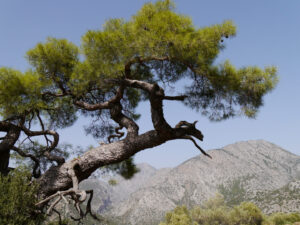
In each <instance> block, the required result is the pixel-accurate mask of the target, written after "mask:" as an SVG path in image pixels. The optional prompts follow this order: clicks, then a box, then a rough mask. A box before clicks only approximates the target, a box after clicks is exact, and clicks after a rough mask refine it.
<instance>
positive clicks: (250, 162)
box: [98, 140, 300, 225]
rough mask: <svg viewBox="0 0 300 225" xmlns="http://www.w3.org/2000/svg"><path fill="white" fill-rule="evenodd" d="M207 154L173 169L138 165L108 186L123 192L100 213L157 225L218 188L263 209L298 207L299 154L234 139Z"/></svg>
mask: <svg viewBox="0 0 300 225" xmlns="http://www.w3.org/2000/svg"><path fill="white" fill-rule="evenodd" d="M209 154H210V155H211V156H212V159H210V158H208V157H205V156H203V155H199V156H197V157H194V158H192V159H190V160H188V161H186V162H184V163H182V164H181V165H179V166H177V167H175V168H173V169H162V170H155V169H154V168H153V169H149V166H146V165H145V164H144V165H141V173H140V174H137V176H136V177H135V178H133V180H132V181H131V180H129V181H122V180H121V179H119V185H117V186H116V187H114V188H112V189H111V190H112V191H111V193H115V195H118V194H120V193H122V195H123V197H122V198H121V197H119V198H115V201H113V204H111V206H110V208H109V210H106V211H103V213H104V214H106V215H108V216H109V217H110V218H114V219H116V221H118V224H132V225H135V224H158V223H159V221H161V220H162V219H163V217H164V214H165V213H166V212H167V211H170V210H172V209H173V208H175V207H176V205H183V204H184V205H187V206H188V207H192V206H195V205H201V204H202V203H203V202H204V201H205V200H207V199H208V198H210V197H212V196H214V195H215V194H216V193H217V192H219V193H221V194H223V195H224V197H225V200H226V201H227V203H228V204H229V205H235V204H239V203H240V202H242V201H253V202H255V203H256V204H258V205H259V206H260V207H261V208H262V209H263V211H264V212H266V213H271V212H274V211H285V212H287V211H299V205H300V204H299V202H300V196H299V195H300V194H298V193H300V189H299V182H300V156H297V155H294V154H292V153H290V152H288V151H286V150H284V149H282V148H280V147H279V146H276V145H274V144H272V143H269V142H267V141H263V140H257V141H244V142H238V143H235V144H232V145H228V146H225V147H224V148H222V149H216V150H211V151H209ZM143 168H144V169H145V170H144V172H143ZM276 196H277V197H276ZM280 196H285V197H283V198H282V199H279V197H280ZM276 199H277V200H276ZM98 207H99V206H98ZM100 207H101V206H100Z"/></svg>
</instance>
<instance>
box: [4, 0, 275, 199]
mask: <svg viewBox="0 0 300 225" xmlns="http://www.w3.org/2000/svg"><path fill="white" fill-rule="evenodd" d="M235 35H236V27H235V25H234V24H233V22H232V21H224V22H223V23H221V24H216V25H212V26H207V27H201V28H197V27H196V26H195V25H194V24H193V22H192V20H191V18H189V17H188V16H185V15H182V14H180V13H178V12H177V11H176V10H175V6H174V3H173V2H172V1H170V0H161V1H157V2H155V3H146V4H145V5H144V6H143V7H142V8H141V9H140V10H139V11H138V12H137V13H136V14H135V15H133V16H132V17H131V18H130V19H129V20H124V19H109V20H107V22H106V23H105V24H104V25H103V27H102V29H99V30H90V31H88V32H87V33H86V34H84V35H83V37H82V41H81V45H80V46H76V45H75V44H73V43H71V42H70V41H68V40H66V39H57V38H52V37H51V38H48V39H47V40H46V41H45V42H41V43H38V44H37V45H36V46H35V47H34V48H32V49H30V50H29V51H28V52H27V54H26V59H27V60H28V62H29V64H30V65H31V66H30V67H29V69H28V70H27V71H25V72H21V71H17V70H14V69H12V68H5V67H3V68H0V115H1V118H2V121H1V122H0V131H1V132H4V133H6V135H5V136H3V137H2V138H1V143H0V154H1V163H0V169H1V173H3V174H5V173H7V171H8V161H9V154H10V150H13V151H14V152H16V153H18V154H20V155H21V156H22V157H27V158H30V159H31V160H32V162H33V168H34V170H33V175H34V176H35V177H37V178H38V177H39V182H40V185H41V189H42V190H43V191H42V192H43V194H44V196H49V195H51V194H54V193H55V192H56V191H58V190H66V189H68V188H70V187H71V186H73V187H74V189H73V190H75V192H76V191H77V192H76V193H79V192H78V191H79V190H77V189H78V182H80V181H81V180H83V179H86V178H87V177H88V176H89V175H90V174H91V173H92V172H93V171H95V170H96V169H97V168H99V167H103V166H107V165H111V164H115V163H119V162H122V161H124V160H128V159H130V157H131V156H133V155H134V154H135V153H137V152H139V151H141V150H143V149H146V148H152V147H154V146H157V145H160V144H163V143H164V142H166V141H170V140H174V139H188V140H191V141H192V142H193V143H194V144H195V146H196V147H197V148H198V149H199V150H200V151H201V152H203V153H204V154H206V153H205V152H204V151H203V149H202V148H201V147H200V146H199V145H198V144H197V142H196V140H195V139H198V140H201V141H202V140H203V134H202V133H201V131H200V130H198V129H197V128H196V126H195V125H196V122H194V123H189V122H186V121H179V123H178V124H177V125H176V126H175V127H171V126H170V125H169V124H168V122H167V121H166V119H165V117H164V114H163V101H179V102H182V103H184V105H185V106H186V107H190V108H192V109H195V110H197V111H199V112H201V113H202V114H203V115H204V116H207V117H208V118H209V119H210V120H216V121H219V120H224V119H228V118H231V117H235V116H240V115H246V116H247V117H250V118H253V117H255V116H256V114H257V112H258V109H259V108H260V107H261V106H262V105H263V96H264V95H265V94H266V93H268V92H270V91H271V90H272V89H273V88H274V87H275V85H276V83H277V73H276V68H275V67H273V66H271V67H265V68H259V67H257V66H249V67H242V68H236V67H235V66H233V65H232V64H231V63H230V62H229V61H225V62H224V63H222V64H216V62H215V61H216V58H217V56H218V55H219V53H220V52H221V51H222V50H224V48H225V41H224V40H225V39H227V38H232V37H234V36H235ZM180 80H185V81H187V82H186V83H187V84H188V85H186V87H185V88H184V90H182V89H180V90H181V91H177V93H176V95H172V96H169V95H167V93H169V90H168V87H170V86H174V87H176V85H178V82H179V81H180ZM175 90H176V88H175ZM177 90H179V89H178V88H177ZM141 101H149V102H150V105H151V117H152V123H153V127H154V129H153V130H151V131H148V132H146V133H144V134H140V133H139V126H138V125H137V123H136V120H137V119H138V118H139V116H140V115H139V114H138V112H136V108H137V106H138V103H139V102H141ZM79 116H86V117H88V118H90V119H91V124H90V125H89V126H88V127H87V128H86V131H87V133H89V134H92V135H93V136H94V137H95V138H98V139H99V138H102V139H104V138H105V139H104V140H105V143H104V144H103V145H101V146H99V147H96V148H94V149H91V150H89V151H87V152H85V153H83V154H82V155H81V156H79V157H78V158H76V159H73V160H72V161H68V162H66V160H65V157H64V154H63V151H62V149H61V146H60V145H59V134H58V133H57V130H58V129H59V128H66V127H69V126H72V125H73V124H74V122H75V121H76V119H77V118H78V117H79ZM34 124H35V125H34ZM37 127H39V130H35V129H37ZM122 129H125V131H122ZM33 137H42V138H44V142H43V143H42V142H41V141H40V142H39V143H36V141H33V140H32V138H33ZM206 155H207V154H206ZM207 156H209V155H207ZM2 159H3V160H2ZM41 160H44V161H46V162H51V165H52V167H51V168H49V166H48V167H46V169H45V171H42V172H45V173H43V174H41V171H40V169H39V168H40V167H41ZM127 162H128V163H125V164H122V166H123V167H122V168H129V169H128V170H129V171H135V168H134V167H132V163H131V161H130V160H129V161H127ZM124 165H127V167H126V166H125V167H124ZM128 166H129V167H128ZM75 168H76V169H75ZM117 170H118V169H117ZM125 170H126V169H125ZM74 171H75V172H74ZM123 171H124V170H123ZM53 174H55V177H56V178H55V179H54V178H53ZM41 175H42V176H41ZM76 188H77V189H76ZM66 194H70V192H66Z"/></svg>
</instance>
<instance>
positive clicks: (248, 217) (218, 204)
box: [160, 194, 300, 225]
mask: <svg viewBox="0 0 300 225" xmlns="http://www.w3.org/2000/svg"><path fill="white" fill-rule="evenodd" d="M297 222H299V223H297ZM298 224H299V225H300V214H299V213H290V214H284V213H276V214H273V215H271V216H266V215H263V213H262V212H261V210H260V209H259V208H258V207H257V206H256V205H255V204H253V203H251V202H242V203H241V204H240V205H238V206H235V207H234V208H230V207H228V206H227V205H226V204H225V201H224V198H223V196H222V195H219V194H218V195H216V196H215V197H214V198H212V199H209V200H208V201H207V202H205V203H204V204H203V207H199V206H197V207H195V208H194V209H191V210H187V208H186V207H185V206H181V207H177V208H176V209H175V210H173V211H172V212H169V213H167V214H166V217H165V221H164V222H163V223H160V225H298Z"/></svg>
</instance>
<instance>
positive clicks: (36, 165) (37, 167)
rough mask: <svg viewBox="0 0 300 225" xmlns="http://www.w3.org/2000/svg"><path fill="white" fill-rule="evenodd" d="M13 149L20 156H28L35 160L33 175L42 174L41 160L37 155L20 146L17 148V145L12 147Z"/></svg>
mask: <svg viewBox="0 0 300 225" xmlns="http://www.w3.org/2000/svg"><path fill="white" fill-rule="evenodd" d="M12 150H14V151H15V152H17V153H18V154H19V155H20V156H22V157H26V158H30V159H31V160H32V161H34V167H33V171H32V174H33V177H34V178H39V177H40V176H41V170H40V169H39V167H40V160H38V158H37V157H35V156H34V155H32V154H29V153H25V152H23V151H22V150H21V149H20V148H17V147H15V146H13V147H12Z"/></svg>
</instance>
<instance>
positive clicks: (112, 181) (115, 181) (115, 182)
mask: <svg viewBox="0 0 300 225" xmlns="http://www.w3.org/2000/svg"><path fill="white" fill-rule="evenodd" d="M108 184H109V185H111V186H116V185H117V184H118V181H117V180H115V179H110V180H109V181H108Z"/></svg>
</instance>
